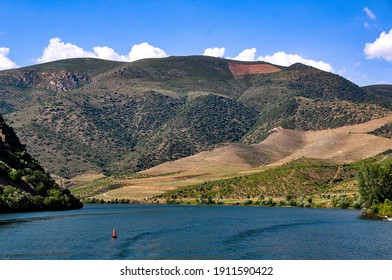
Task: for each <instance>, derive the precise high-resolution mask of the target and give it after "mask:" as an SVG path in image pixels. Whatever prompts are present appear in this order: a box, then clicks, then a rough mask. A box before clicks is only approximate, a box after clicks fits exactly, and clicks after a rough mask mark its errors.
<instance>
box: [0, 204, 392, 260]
mask: <svg viewBox="0 0 392 280" xmlns="http://www.w3.org/2000/svg"><path fill="white" fill-rule="evenodd" d="M114 228H116V230H117V235H118V238H117V239H115V240H113V239H112V238H111V234H112V230H113V229H114ZM0 259H2V260H6V259H12V260H18V259H22V260H32V259H43V260H49V259H55V260H74V259H81V260H101V259H102V260H123V259H129V260H134V259H147V260H154V259H170V260H179V259H185V260H193V259H196V260H205V259H213V260H226V259H232V260H236V259H242V260H247V259H260V260H261V259H269V260H273V259H278V260H288V259H300V260H301V259H304V260H307V259H316V260H322V259H330V260H341V259H349V260H358V259H365V260H372V259H386V260H392V222H383V221H375V220H365V219H361V218H360V213H359V212H358V211H354V210H338V209H309V208H307V209H304V208H280V207H238V206H176V205H174V206H173V205H86V206H84V208H82V209H80V210H73V211H65V212H39V213H18V214H3V215H0Z"/></svg>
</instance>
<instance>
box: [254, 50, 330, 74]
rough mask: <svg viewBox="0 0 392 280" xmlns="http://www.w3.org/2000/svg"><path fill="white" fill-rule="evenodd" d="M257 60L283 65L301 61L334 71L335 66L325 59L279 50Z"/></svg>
mask: <svg viewBox="0 0 392 280" xmlns="http://www.w3.org/2000/svg"><path fill="white" fill-rule="evenodd" d="M257 60H261V61H266V62H269V63H273V64H277V65H281V66H290V65H292V64H294V63H298V62H299V63H302V64H305V65H308V66H312V67H315V68H318V69H320V70H324V71H328V72H334V69H333V67H332V66H331V65H330V64H329V63H326V62H324V61H316V60H312V59H306V58H303V57H301V56H299V55H298V54H286V53H285V52H277V53H274V54H273V55H266V56H259V57H258V58H257Z"/></svg>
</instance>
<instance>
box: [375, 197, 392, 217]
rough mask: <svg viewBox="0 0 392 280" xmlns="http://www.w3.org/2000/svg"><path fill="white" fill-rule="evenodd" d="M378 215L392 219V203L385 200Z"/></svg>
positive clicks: (379, 208)
mask: <svg viewBox="0 0 392 280" xmlns="http://www.w3.org/2000/svg"><path fill="white" fill-rule="evenodd" d="M378 213H379V214H380V215H382V216H389V217H392V201H390V200H389V199H385V201H384V203H381V204H380V205H379V207H378Z"/></svg>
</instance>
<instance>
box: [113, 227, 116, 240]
mask: <svg viewBox="0 0 392 280" xmlns="http://www.w3.org/2000/svg"><path fill="white" fill-rule="evenodd" d="M112 238H114V239H115V238H117V231H116V229H113V233H112Z"/></svg>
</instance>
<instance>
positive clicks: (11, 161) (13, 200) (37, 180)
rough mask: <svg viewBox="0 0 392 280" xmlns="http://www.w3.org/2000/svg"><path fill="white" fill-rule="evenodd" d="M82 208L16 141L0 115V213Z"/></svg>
mask: <svg viewBox="0 0 392 280" xmlns="http://www.w3.org/2000/svg"><path fill="white" fill-rule="evenodd" d="M80 207H82V204H81V203H80V201H79V200H77V199H76V198H75V197H74V196H73V195H71V194H70V192H69V191H68V190H63V189H61V188H60V187H59V186H58V185H57V184H56V183H55V181H54V180H53V179H52V177H51V176H50V175H49V174H48V173H46V172H45V170H44V169H43V168H42V167H41V166H40V165H39V163H38V162H37V161H36V160H35V159H34V158H33V157H31V156H30V155H29V153H28V152H27V151H26V148H25V146H24V145H22V144H21V143H20V142H19V139H18V137H17V136H16V135H15V133H14V131H13V129H12V128H11V127H9V126H8V125H7V124H6V123H5V121H4V119H3V117H2V116H0V212H20V211H38V210H66V209H75V208H80Z"/></svg>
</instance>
